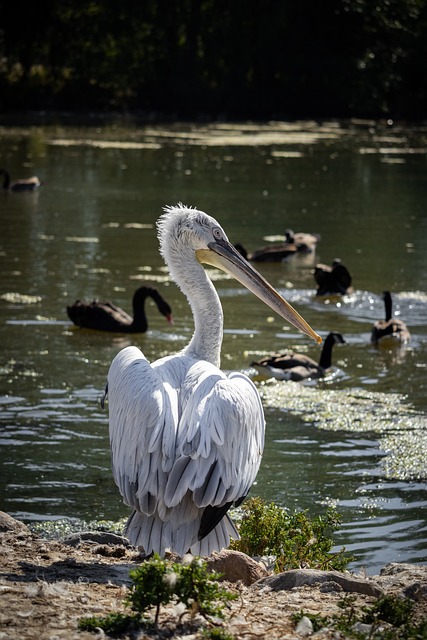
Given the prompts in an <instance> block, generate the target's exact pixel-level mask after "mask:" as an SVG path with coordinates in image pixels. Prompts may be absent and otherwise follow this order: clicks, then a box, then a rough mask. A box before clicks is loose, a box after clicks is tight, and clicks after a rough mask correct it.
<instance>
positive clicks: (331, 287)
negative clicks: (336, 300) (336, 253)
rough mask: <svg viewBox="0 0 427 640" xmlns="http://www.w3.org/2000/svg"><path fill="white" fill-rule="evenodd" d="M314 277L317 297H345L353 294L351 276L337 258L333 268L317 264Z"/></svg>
mask: <svg viewBox="0 0 427 640" xmlns="http://www.w3.org/2000/svg"><path fill="white" fill-rule="evenodd" d="M313 275H314V279H315V281H316V283H317V290H316V296H329V295H345V294H349V293H351V292H352V287H351V282H352V278H351V275H350V273H349V271H348V269H347V268H346V267H345V266H344V265H343V263H342V262H341V260H340V259H339V258H335V260H334V261H333V262H332V266H328V265H326V264H321V263H318V264H316V266H315V268H314V272H313Z"/></svg>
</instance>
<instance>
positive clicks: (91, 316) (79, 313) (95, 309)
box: [67, 286, 173, 333]
mask: <svg viewBox="0 0 427 640" xmlns="http://www.w3.org/2000/svg"><path fill="white" fill-rule="evenodd" d="M147 298H152V299H153V300H154V302H155V303H156V305H157V308H158V310H159V311H160V313H161V314H162V315H164V316H165V318H166V319H167V321H168V322H169V323H171V324H172V323H173V319H172V309H171V308H170V306H169V304H168V303H167V302H166V301H165V300H164V299H163V298H162V296H161V295H160V293H159V292H158V291H157V289H155V288H154V287H147V286H143V287H140V288H139V289H137V290H136V291H135V293H134V295H133V299H132V306H133V318H132V317H131V316H130V315H129V314H128V313H126V311H123V309H121V308H120V307H116V306H115V305H114V304H113V303H112V302H109V301H106V302H103V301H100V300H94V301H93V302H84V301H82V300H77V301H76V302H75V303H74V304H73V305H71V306H69V307H67V313H68V316H69V318H70V320H72V321H73V322H74V324H75V325H77V326H78V327H82V328H85V329H97V330H98V331H116V332H120V333H145V332H146V331H147V329H148V323H147V317H146V315H145V300H146V299H147Z"/></svg>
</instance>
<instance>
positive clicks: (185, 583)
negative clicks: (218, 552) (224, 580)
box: [175, 556, 237, 618]
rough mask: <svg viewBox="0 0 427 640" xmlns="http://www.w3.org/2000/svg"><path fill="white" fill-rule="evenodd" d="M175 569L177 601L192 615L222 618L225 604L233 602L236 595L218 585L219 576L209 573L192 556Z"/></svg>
mask: <svg viewBox="0 0 427 640" xmlns="http://www.w3.org/2000/svg"><path fill="white" fill-rule="evenodd" d="M175 567H177V574H178V579H177V583H176V587H175V593H176V595H177V598H178V601H179V602H183V603H184V604H185V606H186V607H187V609H191V610H192V611H193V613H196V612H198V613H200V614H201V615H203V616H205V617H206V616H217V617H219V618H224V613H223V609H224V604H225V602H227V601H228V600H235V599H236V598H237V595H236V594H234V593H231V592H230V591H227V590H226V589H224V588H223V587H221V586H220V585H219V584H218V579H219V578H220V577H221V574H219V573H214V572H210V573H209V572H208V571H207V564H206V562H205V561H204V560H202V559H201V558H193V557H192V556H189V561H186V558H184V560H183V563H182V564H178V565H175Z"/></svg>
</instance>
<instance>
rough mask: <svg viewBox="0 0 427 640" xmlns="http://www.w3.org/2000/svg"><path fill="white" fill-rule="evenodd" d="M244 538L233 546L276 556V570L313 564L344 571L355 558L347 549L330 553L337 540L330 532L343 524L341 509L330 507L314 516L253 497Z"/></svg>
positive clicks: (247, 509) (252, 553) (242, 528)
mask: <svg viewBox="0 0 427 640" xmlns="http://www.w3.org/2000/svg"><path fill="white" fill-rule="evenodd" d="M242 510H243V517H242V520H241V523H240V526H239V533H240V537H241V539H240V540H237V541H233V543H232V546H231V548H233V549H236V550H238V551H243V552H244V553H246V554H248V555H250V556H262V555H274V556H276V565H275V570H276V571H277V572H280V571H284V570H286V569H297V568H300V567H310V568H312V569H336V570H338V571H342V570H343V569H345V568H346V566H347V564H348V563H349V562H350V561H351V560H352V558H351V557H350V556H347V557H346V556H345V555H344V552H345V549H344V548H343V549H341V550H340V551H339V552H338V553H330V550H331V548H332V545H333V540H332V539H331V538H329V536H328V534H329V533H331V532H332V531H335V530H337V529H338V528H339V525H340V523H341V520H340V516H339V515H338V514H337V512H336V511H335V510H334V509H332V508H328V509H327V511H326V514H325V515H324V516H318V517H316V518H313V519H310V518H309V517H308V516H307V513H306V512H305V511H299V512H295V513H290V511H289V510H288V509H283V508H281V507H279V506H277V505H276V504H274V503H273V502H271V503H270V504H266V503H265V502H264V501H263V500H262V499H261V498H251V499H250V500H248V501H247V502H245V503H244V504H243V506H242Z"/></svg>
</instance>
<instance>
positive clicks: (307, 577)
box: [254, 569, 384, 597]
mask: <svg viewBox="0 0 427 640" xmlns="http://www.w3.org/2000/svg"><path fill="white" fill-rule="evenodd" d="M319 583H321V584H323V583H335V585H337V584H338V585H339V586H340V587H341V588H342V590H343V591H345V592H347V593H363V594H364V595H367V596H376V597H379V596H381V595H382V594H383V593H384V592H383V590H382V589H380V588H379V587H378V586H376V585H374V584H372V583H371V582H368V580H362V579H360V578H354V577H352V576H351V575H350V574H347V573H340V572H339V571H319V570H317V569H291V570H290V571H284V572H283V573H279V574H277V575H275V576H268V577H266V578H262V579H261V580H258V581H257V582H256V583H255V585H254V586H255V587H258V588H263V587H270V588H271V589H273V591H286V590H289V589H294V588H295V587H302V586H304V585H314V584H319ZM333 588H334V589H335V588H336V587H333Z"/></svg>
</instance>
